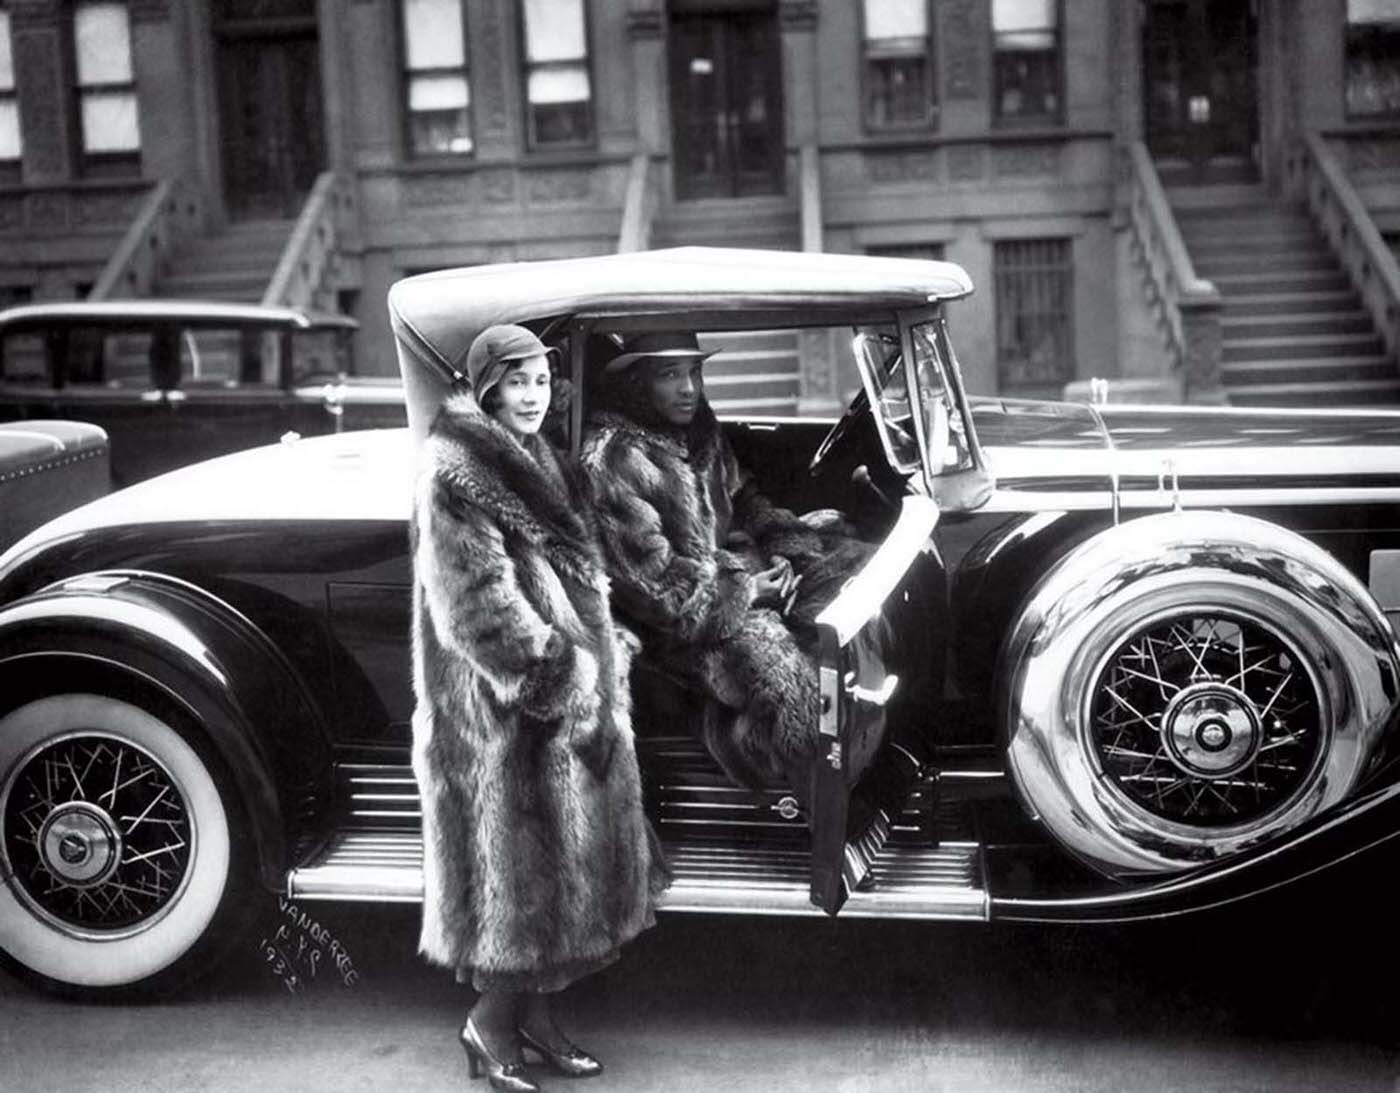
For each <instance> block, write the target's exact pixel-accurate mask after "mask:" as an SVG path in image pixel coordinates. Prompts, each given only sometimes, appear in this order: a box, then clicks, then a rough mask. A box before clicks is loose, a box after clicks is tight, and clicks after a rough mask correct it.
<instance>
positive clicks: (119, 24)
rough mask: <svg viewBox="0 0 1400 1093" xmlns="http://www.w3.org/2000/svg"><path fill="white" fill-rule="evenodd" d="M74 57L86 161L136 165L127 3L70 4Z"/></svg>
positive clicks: (86, 0) (87, 0)
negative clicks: (71, 5)
mask: <svg viewBox="0 0 1400 1093" xmlns="http://www.w3.org/2000/svg"><path fill="white" fill-rule="evenodd" d="M73 59H74V66H73V69H74V73H75V75H76V79H77V91H78V131H79V134H80V137H81V141H82V152H83V161H84V165H85V166H86V167H93V166H96V165H99V164H102V163H108V164H114V165H119V166H126V167H130V168H132V169H139V167H140V152H141V126H140V122H139V120H138V116H137V109H136V76H135V73H134V71H133V69H132V64H131V20H130V16H129V14H128V12H127V7H126V4H124V3H115V2H113V0H78V2H77V3H76V4H74V5H73Z"/></svg>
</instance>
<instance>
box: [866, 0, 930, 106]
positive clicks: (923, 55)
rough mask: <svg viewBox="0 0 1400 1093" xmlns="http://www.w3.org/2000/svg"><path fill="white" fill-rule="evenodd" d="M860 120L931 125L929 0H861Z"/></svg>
mask: <svg viewBox="0 0 1400 1093" xmlns="http://www.w3.org/2000/svg"><path fill="white" fill-rule="evenodd" d="M861 7H862V12H863V14H864V42H865V64H864V79H865V123H866V125H867V126H869V127H870V128H871V129H910V128H923V127H928V126H931V125H932V124H933V123H934V122H935V121H936V120H937V117H938V98H937V93H936V91H935V90H934V88H935V86H936V85H935V84H934V79H933V49H932V45H933V39H932V35H931V34H930V31H929V7H928V0H862V5H861Z"/></svg>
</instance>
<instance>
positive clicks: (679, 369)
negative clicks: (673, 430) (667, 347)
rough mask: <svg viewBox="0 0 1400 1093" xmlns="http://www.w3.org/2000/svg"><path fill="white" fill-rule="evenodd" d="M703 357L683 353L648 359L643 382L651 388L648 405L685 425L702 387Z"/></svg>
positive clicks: (687, 423)
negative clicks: (675, 358)
mask: <svg viewBox="0 0 1400 1093" xmlns="http://www.w3.org/2000/svg"><path fill="white" fill-rule="evenodd" d="M703 363H704V362H703V361H698V360H695V359H693V358H686V357H683V358H681V359H680V360H666V359H665V358H664V357H663V358H653V359H652V361H650V362H649V365H650V368H649V374H648V376H647V382H648V384H649V385H650V388H651V405H652V408H653V409H654V410H655V411H656V412H657V413H658V414H659V415H661V417H662V418H664V419H665V420H666V421H668V422H670V423H671V424H672V425H689V424H690V422H691V419H692V418H694V417H695V410H696V407H697V406H698V405H699V403H700V394H701V392H702V391H704V389H705V383H704V379H703V378H702V376H701V372H700V367H701V365H702V364H703Z"/></svg>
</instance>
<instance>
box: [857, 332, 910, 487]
mask: <svg viewBox="0 0 1400 1093" xmlns="http://www.w3.org/2000/svg"><path fill="white" fill-rule="evenodd" d="M854 348H855V352H856V358H857V360H858V361H859V363H860V376H861V382H862V383H863V384H864V386H865V394H866V397H867V398H868V399H869V400H870V405H871V407H872V408H873V409H874V410H875V411H876V413H877V414H878V415H879V419H880V438H881V441H882V442H883V443H884V446H885V455H886V457H887V458H888V459H889V461H890V465H891V466H892V467H894V468H895V469H896V470H898V471H900V472H902V473H904V474H912V473H913V472H915V471H917V470H918V468H919V463H920V459H919V441H918V437H917V435H916V433H915V431H914V414H913V410H912V409H911V408H910V403H909V385H908V383H907V382H906V381H905V378H904V368H903V365H902V356H901V353H900V346H899V333H898V331H896V330H894V329H893V328H877V327H862V328H860V329H858V330H857V332H856V337H855V342H854Z"/></svg>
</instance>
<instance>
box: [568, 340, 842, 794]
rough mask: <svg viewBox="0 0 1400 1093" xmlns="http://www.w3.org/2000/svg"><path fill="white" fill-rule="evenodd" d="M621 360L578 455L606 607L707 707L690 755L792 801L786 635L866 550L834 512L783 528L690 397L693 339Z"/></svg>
mask: <svg viewBox="0 0 1400 1093" xmlns="http://www.w3.org/2000/svg"><path fill="white" fill-rule="evenodd" d="M626 348H627V352H624V353H622V354H621V355H619V356H617V357H615V358H614V359H613V360H612V361H610V362H609V363H608V365H607V366H606V368H605V369H604V377H603V379H604V384H603V388H602V394H601V396H600V399H599V403H600V405H599V409H597V410H595V411H594V412H593V413H591V414H590V415H589V420H588V424H587V426H586V428H585V431H584V438H583V451H582V462H583V466H584V470H585V472H586V473H587V475H588V477H589V482H590V485H591V487H592V489H593V493H594V497H595V502H596V505H597V513H598V527H599V532H600V534H601V536H602V540H603V548H604V552H605V554H606V555H607V559H608V566H609V570H610V572H611V573H612V579H613V596H614V602H615V603H616V605H617V608H618V611H619V613H620V614H622V615H623V616H624V617H625V618H626V619H627V620H628V621H629V622H631V623H634V624H635V625H636V626H637V628H638V630H639V632H640V633H641V634H642V635H643V642H644V645H645V647H646V649H647V654H648V656H649V657H654V658H655V659H656V660H658V661H659V662H660V663H661V664H662V665H663V666H664V667H666V668H667V669H669V670H670V671H672V672H675V673H677V674H679V675H680V676H682V677H683V678H687V679H688V680H689V681H690V682H692V683H693V684H696V685H698V686H699V687H700V688H701V689H702V690H703V691H705V692H706V693H707V694H708V695H709V696H710V697H711V698H713V699H715V700H716V701H717V703H718V706H717V707H716V705H715V704H714V703H711V705H710V708H709V709H707V711H706V714H707V716H706V719H705V726H704V732H705V743H706V745H707V747H708V749H709V751H710V753H711V754H712V755H713V756H714V757H715V759H716V760H717V761H718V762H719V763H720V765H721V766H722V767H723V768H724V769H725V771H726V773H728V774H729V776H730V777H731V778H733V779H735V780H736V781H738V782H740V783H741V784H745V785H749V786H754V787H757V786H771V785H785V786H787V787H789V788H791V789H793V790H795V791H796V792H797V793H798V794H799V795H801V794H802V793H803V792H804V791H805V789H806V781H807V778H806V775H807V771H808V769H809V764H810V762H811V759H812V757H813V756H814V755H815V754H816V749H817V742H818V715H817V673H816V666H815V663H814V662H813V660H812V659H811V658H810V657H809V655H808V653H807V652H806V651H804V649H803V648H802V645H803V644H804V642H802V641H800V640H799V639H801V638H803V637H814V636H815V632H814V630H812V629H811V628H810V627H804V626H803V625H802V624H803V623H810V622H811V621H812V619H813V618H814V617H815V614H816V612H817V611H819V610H820V607H821V606H822V605H823V604H824V602H825V601H826V600H827V599H829V598H830V594H831V593H832V591H833V584H834V583H839V581H841V580H844V579H845V577H847V576H849V574H850V572H851V571H852V570H853V569H854V568H855V567H856V566H858V565H859V563H860V561H861V560H863V559H864V557H866V555H867V553H868V547H867V545H866V544H864V543H861V542H860V541H859V540H857V539H855V538H854V537H853V536H852V535H851V534H850V530H849V528H848V527H846V526H845V525H844V522H843V521H840V519H839V516H837V515H836V514H824V515H825V518H826V519H825V523H822V522H821V520H817V521H812V520H811V519H810V518H799V517H797V516H794V515H793V514H792V513H791V512H789V511H788V510H786V509H782V508H778V507H777V506H774V505H773V504H771V503H770V502H769V501H768V499H767V498H766V497H764V496H763V495H762V494H761V493H760V492H759V491H758V490H757V488H756V486H755V484H754V482H753V480H752V478H751V477H750V476H749V475H747V474H746V473H745V472H744V471H743V470H742V469H741V468H740V466H739V464H738V462H737V461H736V460H735V458H734V454H733V452H732V451H731V450H730V449H729V447H728V445H727V444H726V443H725V442H724V438H723V436H722V435H721V433H720V431H719V425H718V423H717V422H716V421H715V417H714V414H713V412H712V411H711V410H710V406H709V403H708V402H707V401H706V399H705V394H704V386H703V382H702V379H701V373H700V367H701V364H702V363H703V362H704V359H705V357H706V356H708V354H706V353H704V352H702V351H701V350H700V348H699V346H698V344H697V342H696V340H695V336H694V335H693V334H667V333H662V334H642V335H638V336H637V337H636V338H634V339H633V340H632V341H631V342H629V343H628V345H627V347H626ZM799 581H800V582H801V588H800V589H799V588H798V587H797V583H798V582H799Z"/></svg>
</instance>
